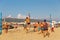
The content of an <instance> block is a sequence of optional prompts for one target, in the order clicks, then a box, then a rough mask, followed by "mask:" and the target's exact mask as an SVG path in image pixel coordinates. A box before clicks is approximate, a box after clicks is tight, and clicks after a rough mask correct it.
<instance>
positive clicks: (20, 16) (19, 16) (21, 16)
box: [17, 14, 26, 19]
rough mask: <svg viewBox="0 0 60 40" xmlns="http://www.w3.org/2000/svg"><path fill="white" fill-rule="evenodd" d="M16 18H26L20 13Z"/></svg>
mask: <svg viewBox="0 0 60 40" xmlns="http://www.w3.org/2000/svg"><path fill="white" fill-rule="evenodd" d="M17 18H20V19H24V18H26V16H24V15H22V14H18V15H17Z"/></svg>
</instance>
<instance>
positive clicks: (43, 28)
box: [3, 17, 54, 37]
mask: <svg viewBox="0 0 60 40" xmlns="http://www.w3.org/2000/svg"><path fill="white" fill-rule="evenodd" d="M17 25H18V24H16V25H15V26H14V28H15V29H16V28H17ZM32 25H33V31H34V32H39V33H40V34H43V36H44V37H45V36H48V37H49V35H50V33H49V31H48V30H49V29H48V28H49V27H50V24H48V23H47V21H46V19H44V21H43V22H39V21H38V22H35V23H34V24H32ZM3 26H4V27H3V30H5V33H8V28H9V25H8V24H7V23H5V24H3ZM30 27H31V22H30V17H26V19H25V24H24V30H26V32H27V33H28V32H29V30H30ZM51 32H54V22H53V23H52V27H51Z"/></svg>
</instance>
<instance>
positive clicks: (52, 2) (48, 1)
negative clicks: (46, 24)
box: [0, 0, 60, 19]
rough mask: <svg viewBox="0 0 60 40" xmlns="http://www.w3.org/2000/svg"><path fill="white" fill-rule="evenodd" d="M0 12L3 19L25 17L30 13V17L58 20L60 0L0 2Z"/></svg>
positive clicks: (10, 0) (7, 0)
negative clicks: (10, 16)
mask: <svg viewBox="0 0 60 40" xmlns="http://www.w3.org/2000/svg"><path fill="white" fill-rule="evenodd" d="M0 12H2V13H3V17H5V16H8V15H12V17H16V16H17V15H18V14H22V15H27V13H29V12H30V14H31V17H38V16H39V17H40V18H49V15H50V13H51V14H52V18H53V19H56V18H58V19H59V18H60V0H0Z"/></svg>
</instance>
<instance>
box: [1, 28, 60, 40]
mask: <svg viewBox="0 0 60 40" xmlns="http://www.w3.org/2000/svg"><path fill="white" fill-rule="evenodd" d="M0 40H60V28H55V32H52V33H50V36H49V37H47V36H46V37H45V38H44V37H43V36H42V34H38V32H32V31H31V32H29V33H26V31H24V30H23V27H19V29H17V30H15V29H10V30H9V32H8V33H7V34H6V33H2V35H0Z"/></svg>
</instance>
